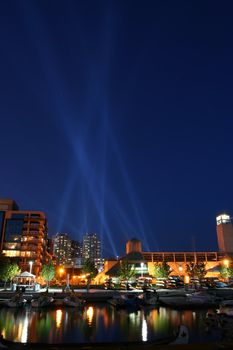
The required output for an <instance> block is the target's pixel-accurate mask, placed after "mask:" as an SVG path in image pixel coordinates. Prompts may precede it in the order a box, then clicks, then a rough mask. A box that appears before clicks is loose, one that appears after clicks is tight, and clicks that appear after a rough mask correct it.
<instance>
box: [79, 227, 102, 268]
mask: <svg viewBox="0 0 233 350" xmlns="http://www.w3.org/2000/svg"><path fill="white" fill-rule="evenodd" d="M82 257H83V260H86V259H90V260H91V261H93V262H94V263H96V262H97V261H98V260H99V259H100V258H101V242H100V240H99V239H98V237H97V235H96V233H93V234H90V233H86V234H85V235H84V236H83V251H82Z"/></svg>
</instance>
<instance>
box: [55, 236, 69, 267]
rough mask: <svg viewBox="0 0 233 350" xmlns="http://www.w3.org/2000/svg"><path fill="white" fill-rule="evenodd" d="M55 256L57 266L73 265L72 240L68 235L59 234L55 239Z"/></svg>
mask: <svg viewBox="0 0 233 350" xmlns="http://www.w3.org/2000/svg"><path fill="white" fill-rule="evenodd" d="M53 254H54V257H55V260H56V265H63V266H69V265H71V254H72V251H71V240H70V238H69V236H68V234H67V233H57V234H56V235H55V236H54V237H53Z"/></svg>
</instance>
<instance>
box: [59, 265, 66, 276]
mask: <svg viewBox="0 0 233 350" xmlns="http://www.w3.org/2000/svg"><path fill="white" fill-rule="evenodd" d="M64 272H65V270H64V269H63V267H60V269H59V274H60V277H61V276H62V275H63V273H64Z"/></svg>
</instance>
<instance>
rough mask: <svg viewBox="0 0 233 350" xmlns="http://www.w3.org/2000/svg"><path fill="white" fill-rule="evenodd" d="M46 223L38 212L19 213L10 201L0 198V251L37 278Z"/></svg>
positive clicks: (44, 240) (44, 244)
mask: <svg viewBox="0 0 233 350" xmlns="http://www.w3.org/2000/svg"><path fill="white" fill-rule="evenodd" d="M47 233H48V229H47V220H46V217H45V214H44V213H43V212H40V211H20V210H19V208H18V206H17V204H16V203H15V202H14V201H13V200H11V199H0V237H1V240H0V251H1V252H2V253H3V254H4V255H5V256H7V257H10V258H14V259H15V260H17V261H18V262H19V266H20V268H21V269H22V270H23V271H25V270H29V262H30V264H32V272H33V273H35V274H36V275H38V273H39V271H40V270H41V268H42V263H43V262H44V261H45V260H46V257H47V247H46V243H47Z"/></svg>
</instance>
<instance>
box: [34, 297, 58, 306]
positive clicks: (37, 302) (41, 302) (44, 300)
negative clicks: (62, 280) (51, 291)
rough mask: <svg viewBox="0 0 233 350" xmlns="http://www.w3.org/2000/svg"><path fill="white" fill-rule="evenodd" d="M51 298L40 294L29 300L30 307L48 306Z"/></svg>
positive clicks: (51, 301)
mask: <svg viewBox="0 0 233 350" xmlns="http://www.w3.org/2000/svg"><path fill="white" fill-rule="evenodd" d="M53 300H54V299H53V298H52V297H50V296H46V295H43V296H40V297H39V298H38V299H32V300H31V306H32V307H36V308H38V307H47V306H50V305H51V304H52V303H53Z"/></svg>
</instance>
